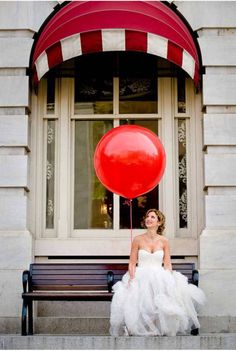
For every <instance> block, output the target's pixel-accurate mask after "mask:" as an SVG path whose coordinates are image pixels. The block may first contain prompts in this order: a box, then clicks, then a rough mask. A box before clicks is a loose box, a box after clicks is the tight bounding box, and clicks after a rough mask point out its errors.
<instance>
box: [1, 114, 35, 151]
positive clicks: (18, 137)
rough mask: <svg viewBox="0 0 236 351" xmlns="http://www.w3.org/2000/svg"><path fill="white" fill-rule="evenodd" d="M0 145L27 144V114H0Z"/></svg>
mask: <svg viewBox="0 0 236 351" xmlns="http://www.w3.org/2000/svg"><path fill="white" fill-rule="evenodd" d="M0 130H1V135H0V146H27V145H28V116H24V115H22V116H20V115H16V116H14V115H12V116H0Z"/></svg>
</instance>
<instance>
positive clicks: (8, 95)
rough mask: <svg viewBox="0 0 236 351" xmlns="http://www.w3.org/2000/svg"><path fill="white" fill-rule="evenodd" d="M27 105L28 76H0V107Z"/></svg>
mask: <svg viewBox="0 0 236 351" xmlns="http://www.w3.org/2000/svg"><path fill="white" fill-rule="evenodd" d="M28 105H29V77H26V76H0V107H9V106H11V107H14V106H16V107H20V106H24V107H27V106H28Z"/></svg>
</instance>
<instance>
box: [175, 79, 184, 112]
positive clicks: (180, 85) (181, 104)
mask: <svg viewBox="0 0 236 351" xmlns="http://www.w3.org/2000/svg"><path fill="white" fill-rule="evenodd" d="M177 88H178V113H185V112H186V90H185V76H183V75H181V76H179V77H178V79H177Z"/></svg>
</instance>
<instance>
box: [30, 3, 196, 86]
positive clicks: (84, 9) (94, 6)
mask: <svg viewBox="0 0 236 351" xmlns="http://www.w3.org/2000/svg"><path fill="white" fill-rule="evenodd" d="M104 51H139V52H146V53H149V54H152V55H156V56H160V57H163V58H165V59H167V60H169V61H171V62H173V63H175V64H176V65H178V66H179V67H181V68H182V69H183V70H184V71H186V72H187V73H188V74H189V76H190V77H191V78H192V79H193V80H194V82H195V85H196V86H197V85H198V83H199V56H198V51H197V48H196V43H195V41H194V39H193V37H192V34H191V33H190V31H189V29H188V27H187V26H186V25H185V24H184V22H183V21H182V20H181V19H180V17H179V16H178V15H177V14H176V13H175V12H174V11H173V10H172V9H171V8H170V7H168V6H167V5H165V4H164V3H162V2H160V1H72V2H70V3H68V4H66V5H65V6H63V7H62V8H61V9H59V10H58V11H57V12H56V13H55V15H54V16H52V17H51V18H50V20H49V21H48V22H47V24H46V25H45V26H44V28H43V29H42V31H41V32H40V34H39V36H38V38H37V40H36V43H35V45H34V47H33V52H32V69H33V72H34V85H35V86H36V85H37V84H38V81H39V80H40V79H41V78H42V77H43V76H44V75H45V73H47V72H48V71H49V70H50V69H51V68H53V67H55V66H57V65H59V64H60V63H62V62H64V61H66V60H69V59H71V58H73V57H76V56H80V55H83V54H87V53H96V52H104Z"/></svg>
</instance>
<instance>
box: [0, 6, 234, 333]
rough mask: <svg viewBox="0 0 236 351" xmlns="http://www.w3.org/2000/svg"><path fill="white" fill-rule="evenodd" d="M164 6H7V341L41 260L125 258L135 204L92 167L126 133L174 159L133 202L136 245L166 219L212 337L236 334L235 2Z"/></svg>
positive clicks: (0, 142) (1, 152) (2, 72)
mask: <svg viewBox="0 0 236 351" xmlns="http://www.w3.org/2000/svg"><path fill="white" fill-rule="evenodd" d="M158 3H159V2H158V1H157V2H153V3H150V4H149V3H148V2H145V1H144V2H141V1H140V2H133V1H131V2H128V1H127V2H126V1H125V2H114V1H105V2H102V1H95V2H91V1H88V2H83V3H82V4H81V3H77V2H73V3H69V4H68V3H67V2H60V3H58V2H57V1H28V2H24V1H16V2H5V1H1V2H0V53H1V54H0V127H1V128H0V165H1V168H0V169H1V172H0V194H1V202H0V208H1V211H0V243H1V245H0V252H1V254H0V281H1V284H0V326H2V328H0V329H2V330H3V331H9V332H15V331H17V328H18V327H19V323H20V315H21V291H22V286H21V274H22V271H23V270H24V269H27V268H28V266H29V264H30V263H31V262H34V261H35V262H48V261H50V262H62V261H66V262H80V261H83V262H89V261H91V260H93V261H94V260H104V261H109V260H113V261H114V260H115V261H117V260H121V261H122V260H127V257H128V255H129V251H130V221H129V206H128V203H127V201H126V199H124V198H121V197H119V196H118V195H115V194H112V193H111V192H109V191H107V190H106V189H105V188H104V187H103V186H102V185H101V184H100V183H99V181H98V179H97V178H96V176H95V173H94V168H93V154H94V150H95V147H96V145H97V143H98V141H99V140H100V138H101V137H102V136H103V135H104V134H105V133H106V132H107V131H108V130H110V129H111V128H113V127H117V126H119V125H123V124H137V125H141V126H144V127H147V128H149V129H150V130H152V131H153V132H155V133H156V134H157V135H158V136H159V137H160V139H161V141H162V143H163V145H164V148H165V151H166V156H167V165H166V170H165V174H164V177H163V179H162V181H161V183H160V184H159V186H158V187H156V188H155V189H153V190H152V191H151V192H150V193H148V194H144V195H143V196H140V197H138V198H137V199H134V200H133V212H134V218H133V226H134V234H139V233H142V232H143V229H142V227H141V224H140V223H141V219H142V216H143V215H144V213H145V211H146V210H147V209H148V208H153V207H157V208H159V209H160V210H162V211H163V212H164V213H165V215H166V231H165V235H166V236H167V237H168V238H169V240H170V245H171V253H172V257H173V260H176V261H181V262H184V261H188V262H195V263H196V266H197V268H198V269H199V271H200V286H201V288H202V289H203V290H204V291H205V293H206V295H207V298H208V303H207V305H206V306H205V307H204V309H203V310H202V311H201V314H202V316H204V317H205V322H204V323H205V326H206V325H207V323H210V322H211V321H212V320H213V319H214V321H217V323H218V324H217V326H216V324H215V326H214V325H213V324H211V328H212V331H220V330H227V331H235V318H236V302H235V299H234V294H235V291H236V283H235V281H236V279H234V278H236V269H235V267H236V254H235V252H236V239H235V238H236V216H235V212H236V178H235V168H236V132H235V128H236V95H235V89H236V44H235V43H236V19H235V13H236V3H235V2H233V1H232V2H231V1H216V2H214V1H173V2H169V3H165V2H163V3H159V4H161V5H160V6H161V7H159V5H155V4H158ZM80 6H81V7H80ZM139 6H141V7H139ZM142 6H144V7H143V8H142ZM68 9H70V11H68ZM142 10H144V12H142ZM126 16H127V17H126ZM138 16H141V17H140V18H139V17H138ZM150 18H152V20H150ZM70 21H71V23H72V24H73V25H68V23H70ZM152 21H154V22H152ZM97 23H99V25H100V28H97V27H96V24H97ZM160 23H161V24H160ZM102 25H103V26H102ZM172 27H173V28H174V32H175V33H174V34H173V32H172V29H173V28H172ZM156 28H158V30H159V31H158V32H157V33H156V32H155V31H156ZM163 28H164V29H165V30H164V29H163ZM170 28H172V29H170ZM71 30H72V32H71ZM99 31H100V32H99ZM98 32H99V33H100V34H99V35H100V36H99V35H98ZM101 33H102V34H101ZM176 33H177V34H176ZM175 40H176V41H175ZM144 171H145V167H144ZM36 313H37V312H36ZM214 328H215V329H214ZM217 328H218V329H217ZM208 329H209V326H208ZM216 329H217V330H216Z"/></svg>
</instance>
